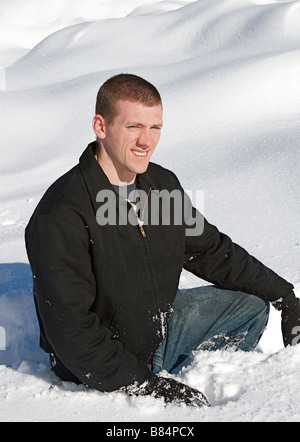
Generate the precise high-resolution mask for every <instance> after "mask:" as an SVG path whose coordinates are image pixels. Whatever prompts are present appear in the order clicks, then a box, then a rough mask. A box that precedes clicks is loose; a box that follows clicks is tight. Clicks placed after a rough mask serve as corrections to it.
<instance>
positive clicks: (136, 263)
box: [26, 74, 300, 406]
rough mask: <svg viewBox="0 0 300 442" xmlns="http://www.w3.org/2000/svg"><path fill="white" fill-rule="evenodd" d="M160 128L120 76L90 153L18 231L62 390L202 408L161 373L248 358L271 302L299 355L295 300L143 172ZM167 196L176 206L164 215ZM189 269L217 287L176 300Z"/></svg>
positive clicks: (157, 104) (154, 113)
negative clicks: (195, 356) (207, 357)
mask: <svg viewBox="0 0 300 442" xmlns="http://www.w3.org/2000/svg"><path fill="white" fill-rule="evenodd" d="M162 125H163V119H162V103H161V98H160V95H159V93H158V91H157V89H156V88H155V87H154V86H153V85H152V84H150V83H149V82H147V81H146V80H144V79H142V78H140V77H138V76H135V75H131V74H120V75H117V76H114V77H112V78H110V79H109V80H107V81H106V82H105V83H104V84H103V85H102V87H101V88H100V90H99V92H98V96H97V103H96V116H95V117H94V120H93V128H94V132H95V134H96V137H97V140H96V141H95V142H93V143H91V144H90V145H89V146H88V147H87V149H86V150H85V151H84V152H83V154H82V156H81V158H80V161H79V165H77V166H75V167H74V168H73V169H71V170H70V171H69V172H68V173H66V174H65V175H64V176H63V177H61V178H60V179H58V180H57V181H56V182H55V183H54V184H53V185H52V186H51V187H50V188H49V189H48V191H47V192H46V194H45V195H44V196H43V198H42V199H41V201H40V203H39V204H38V206H37V208H36V210H35V212H34V214H33V216H32V218H31V220H30V222H29V224H28V226H27V228H26V246H27V252H28V257H29V261H30V265H31V268H32V272H33V281H34V300H35V305H36V310H37V316H38V319H39V324H40V331H41V333H40V337H41V339H40V344H41V347H42V348H43V349H44V350H45V351H46V352H48V353H49V354H50V358H51V363H52V368H53V370H54V371H55V373H56V374H57V375H58V376H59V377H60V378H61V379H63V380H67V381H74V382H77V383H84V384H85V385H87V386H89V387H91V388H96V389H98V390H100V391H113V390H118V389H122V390H123V391H126V392H127V393H128V394H137V395H146V394H152V395H153V396H154V397H158V398H163V399H164V400H165V402H166V403H167V402H174V403H185V404H187V405H191V406H202V405H209V403H208V400H207V399H206V397H205V396H204V395H203V394H202V393H201V392H198V391H197V390H195V389H192V388H190V387H189V386H187V385H183V384H181V383H179V382H177V381H175V380H174V379H172V378H164V377H162V376H159V375H158V373H159V372H160V371H161V370H166V371H168V372H169V373H175V372H176V370H177V371H178V370H179V369H180V367H181V366H182V364H186V363H188V357H189V355H190V354H191V352H192V351H193V350H195V349H197V348H204V349H216V348H227V347H233V348H236V349H242V350H245V351H249V350H252V349H253V348H255V346H256V345H257V343H258V341H259V338H260V336H261V334H262V333H263V330H264V328H265V325H266V323H267V319H268V312H269V303H270V302H271V303H275V302H276V303H277V304H276V307H277V308H280V309H282V331H283V338H284V343H285V345H290V344H292V343H295V342H294V341H295V337H296V336H295V334H296V333H295V330H296V331H297V327H296V326H297V325H299V324H300V320H299V318H300V307H299V300H298V299H297V298H295V295H294V293H293V286H292V285H291V284H290V283H288V282H286V281H285V280H284V279H282V278H280V277H279V276H278V275H276V274H275V273H274V272H273V271H272V270H270V269H268V268H267V267H265V266H264V265H263V264H262V263H260V262H259V261H258V260H256V259H255V258H254V257H252V256H250V255H249V254H248V253H247V252H246V251H245V250H244V249H243V248H241V247H239V246H238V245H237V244H234V243H233V242H232V241H231V239H230V238H229V237H228V236H226V235H224V234H222V233H220V232H219V231H218V229H217V228H216V227H215V226H213V225H212V224H210V223H209V222H208V221H207V220H206V219H204V218H203V217H202V216H201V215H200V214H199V212H197V210H195V209H194V208H191V207H190V206H189V203H186V198H185V195H184V192H183V190H182V188H181V186H180V183H179V181H178V179H177V178H176V176H175V175H174V174H173V173H172V172H170V171H168V170H166V169H164V168H162V167H160V166H158V165H156V164H153V163H150V162H149V161H150V157H151V155H152V153H153V151H154V149H155V148H156V146H157V144H158V141H159V138H160V133H161V129H162ZM124 192H125V194H124ZM164 192H165V193H164ZM161 195H169V196H170V195H177V196H176V198H175V199H176V201H175V202H174V204H173V205H172V204H171V199H170V200H169V201H168V203H169V204H168V205H167V210H166V207H165V212H163V211H162V210H161V205H164V200H163V199H160V200H159V201H158V199H159V198H160V197H161ZM180 197H182V201H181V202H183V203H184V204H185V207H184V209H183V210H181V209H182V206H181V205H180V204H179V205H177V202H178V198H179V199H180ZM176 205H177V209H176ZM178 207H180V208H181V209H178ZM167 212H168V213H167ZM146 214H147V215H148V216H146ZM153 214H154V215H155V216H154V218H152V215H153ZM180 214H183V216H182V217H181V218H180V216H178V215H180ZM124 215H125V217H124ZM166 215H168V216H166ZM166 218H167V219H168V221H167V222H166ZM153 219H154V220H155V221H153ZM178 219H181V222H180V221H178ZM183 268H184V269H186V270H188V271H190V272H192V273H194V274H195V275H197V276H199V277H200V278H203V279H205V280H207V281H210V282H212V283H213V284H215V285H214V286H209V287H202V288H196V289H195V288H194V289H191V290H181V291H180V290H178V284H179V278H180V273H181V271H182V269H183ZM295 327H296V329H295Z"/></svg>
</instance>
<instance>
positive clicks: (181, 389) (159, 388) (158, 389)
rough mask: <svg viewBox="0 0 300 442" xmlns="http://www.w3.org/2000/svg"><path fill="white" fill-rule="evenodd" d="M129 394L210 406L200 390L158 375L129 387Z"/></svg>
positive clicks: (192, 405)
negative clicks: (139, 384)
mask: <svg viewBox="0 0 300 442" xmlns="http://www.w3.org/2000/svg"><path fill="white" fill-rule="evenodd" d="M126 392H127V393H128V394H135V395H141V396H145V395H151V396H153V397H155V398H163V399H164V401H165V403H166V404H168V403H173V404H185V405H187V406H189V407H203V406H207V407H209V406H210V403H209V402H208V400H207V398H206V397H205V396H204V394H203V393H201V392H200V391H198V390H196V389H194V388H191V387H189V386H188V385H185V384H182V383H180V382H177V381H175V379H170V378H163V377H159V376H156V375H155V377H153V379H151V380H150V381H148V382H147V383H146V384H145V385H144V384H143V385H141V386H140V387H127V388H126Z"/></svg>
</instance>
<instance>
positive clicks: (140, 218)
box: [126, 187, 152, 238]
mask: <svg viewBox="0 0 300 442" xmlns="http://www.w3.org/2000/svg"><path fill="white" fill-rule="evenodd" d="M151 190H152V189H151V187H150V189H149V191H148V194H147V199H146V201H145V204H144V207H143V210H142V213H141V217H138V215H137V212H136V208H135V205H134V204H132V202H131V201H130V200H128V199H127V200H126V201H127V202H128V203H129V204H130V205H131V207H132V208H133V210H134V213H135V215H136V218H137V222H138V225H139V229H140V232H141V234H142V237H143V238H146V236H147V234H146V232H145V229H144V227H143V224H144V221H143V218H144V212H145V208H146V204H147V202H148V199H149V196H150V192H151Z"/></svg>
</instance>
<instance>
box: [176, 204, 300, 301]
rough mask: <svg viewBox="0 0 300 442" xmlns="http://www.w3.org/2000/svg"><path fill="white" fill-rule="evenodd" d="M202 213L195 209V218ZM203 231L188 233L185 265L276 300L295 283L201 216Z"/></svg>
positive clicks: (226, 285) (219, 281)
mask: <svg viewBox="0 0 300 442" xmlns="http://www.w3.org/2000/svg"><path fill="white" fill-rule="evenodd" d="M196 217H198V218H199V219H201V217H202V215H200V214H199V212H198V211H197V210H196V209H194V208H193V218H194V219H196ZM202 223H203V233H202V234H201V235H196V236H192V235H190V236H186V249H185V252H186V254H185V262H184V268H185V269H186V270H188V271H190V272H192V273H194V274H195V275H197V276H199V277H200V278H202V279H204V280H206V281H209V282H212V283H214V284H216V285H219V286H222V287H224V288H227V289H232V290H241V291H244V292H247V293H250V294H254V295H258V296H261V297H263V298H264V299H266V300H268V301H270V302H273V301H275V300H277V299H279V298H282V297H284V296H286V295H287V294H288V293H289V292H291V290H292V289H293V285H292V284H290V283H288V282H287V281H285V280H284V279H283V278H281V277H280V276H278V275H277V274H276V273H275V272H274V271H272V270H271V269H269V268H268V267H266V266H265V265H264V264H262V263H261V262H260V261H258V260H257V259H256V258H254V257H253V256H251V255H250V254H249V253H248V252H247V251H246V250H245V249H243V248H242V247H240V246H239V245H238V244H235V243H234V242H232V240H231V239H230V238H229V237H228V236H227V235H225V234H223V233H221V232H219V230H218V229H217V228H216V227H215V226H213V225H212V224H210V223H209V222H208V221H207V220H206V219H205V218H203V217H202Z"/></svg>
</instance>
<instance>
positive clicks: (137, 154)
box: [131, 150, 147, 157]
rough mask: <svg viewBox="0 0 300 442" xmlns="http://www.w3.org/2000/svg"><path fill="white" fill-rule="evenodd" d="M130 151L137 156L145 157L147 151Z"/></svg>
mask: <svg viewBox="0 0 300 442" xmlns="http://www.w3.org/2000/svg"><path fill="white" fill-rule="evenodd" d="M131 152H132V153H133V154H134V155H136V156H137V157H145V156H146V155H147V152H138V151H137V150H132V151H131Z"/></svg>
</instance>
